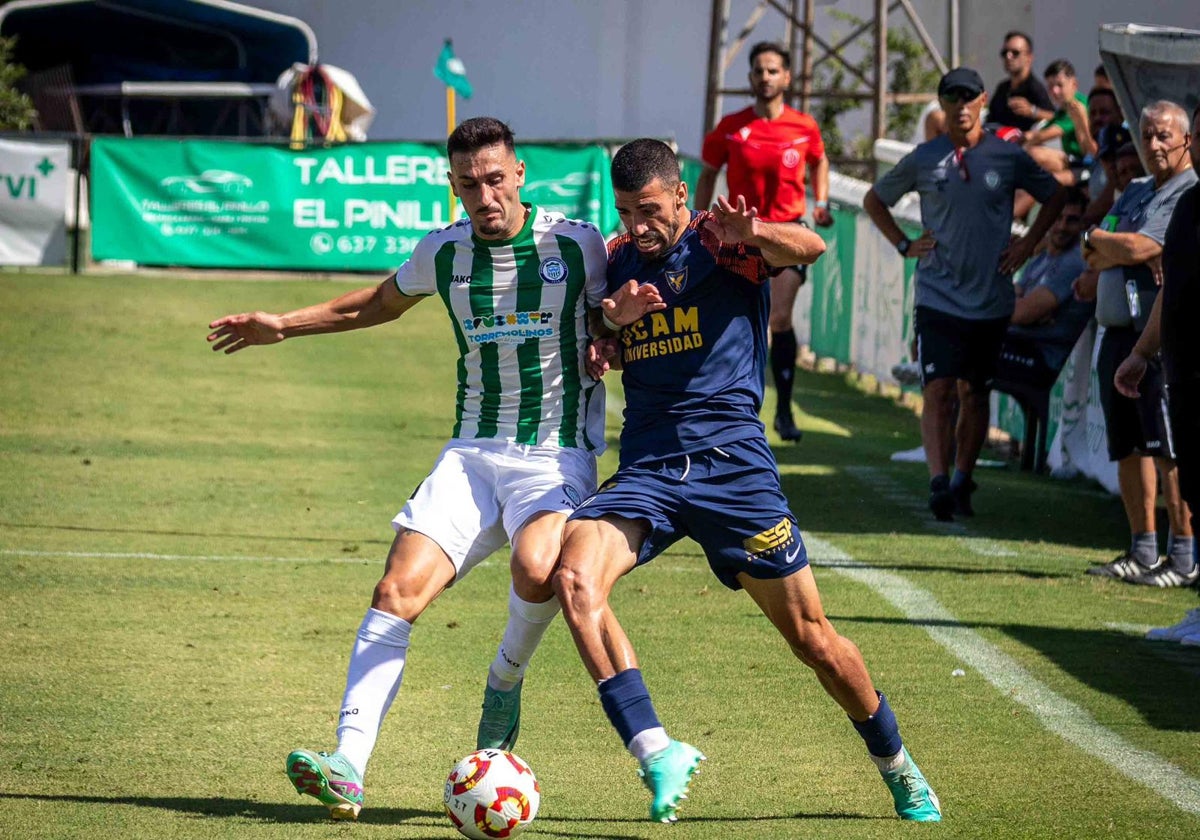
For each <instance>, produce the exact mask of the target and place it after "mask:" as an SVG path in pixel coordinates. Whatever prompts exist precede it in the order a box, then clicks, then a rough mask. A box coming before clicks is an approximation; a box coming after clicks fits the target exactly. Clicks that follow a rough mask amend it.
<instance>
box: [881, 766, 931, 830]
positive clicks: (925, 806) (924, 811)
mask: <svg viewBox="0 0 1200 840" xmlns="http://www.w3.org/2000/svg"><path fill="white" fill-rule="evenodd" d="M903 751H904V763H903V764H901V765H900V767H899V768H898V769H896V770H893V771H892V772H890V773H883V774H881V775H882V776H883V782H884V784H886V785H887V786H888V790H890V791H891V792H892V800H893V801H894V802H895V803H896V813H897V814H899V815H900V819H902V820H914V821H916V822H938V821H939V820H941V818H942V804H941V803H940V802H938V798H937V794H936V793H934V792H933V788H931V787H930V786H929V782H927V781H925V776H924V775H923V774H922V773H921V769H920V768H919V767H917V763H916V762H915V761H913V760H912V756H911V755H909V754H908V750H907V749H904V750H903Z"/></svg>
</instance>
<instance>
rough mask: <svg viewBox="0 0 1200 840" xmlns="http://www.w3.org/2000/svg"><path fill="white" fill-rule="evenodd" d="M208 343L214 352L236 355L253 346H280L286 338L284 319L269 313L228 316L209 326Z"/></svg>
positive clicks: (244, 313) (245, 313)
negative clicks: (222, 351)
mask: <svg viewBox="0 0 1200 840" xmlns="http://www.w3.org/2000/svg"><path fill="white" fill-rule="evenodd" d="M208 328H209V329H210V330H212V332H210V333H209V334H208V343H209V344H211V345H212V349H213V352H214V353H216V352H219V351H221V350H224V351H225V353H226V354H227V355H228V354H229V353H236V352H237V351H239V350H244V349H246V348H247V347H249V346H251V345H253V344H278V343H279V342H280V341H283V339H284V338H285V336H284V334H283V318H281V317H279V316H278V315H272V314H271V313H269V312H243V313H242V314H240V315H226V316H225V317H224V318H218V319H217V320H215V321H213V322H212V323H211V324H209V325H208Z"/></svg>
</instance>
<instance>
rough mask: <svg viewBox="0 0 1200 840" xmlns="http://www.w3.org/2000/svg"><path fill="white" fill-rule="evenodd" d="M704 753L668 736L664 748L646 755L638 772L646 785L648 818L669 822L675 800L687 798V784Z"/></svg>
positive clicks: (677, 806)
mask: <svg viewBox="0 0 1200 840" xmlns="http://www.w3.org/2000/svg"><path fill="white" fill-rule="evenodd" d="M701 761H704V755H703V754H702V753H701V752H700V750H698V749H696V748H695V747H693V746H692V745H691V744H685V743H683V742H682V741H674V740H672V741H671V743H669V744H668V745H667V747H666V749H662V750H659V751H658V752H656V753H653V754H652V755H649V756H647V757H646V759H645V760H644V761H643V762H642V768H641V769H640V770H638V775H640V776H641V777H642V782H643V784H645V785H646V787H648V788H649V789H650V793H651V794H652V798H651V801H650V819H652V820H654V821H655V822H664V823H671V822H675V820H677V819H678V817H677V816H676V814H675V811H676V809H678V808H679V803H680V802H682V801H683V800H685V799H687V790H688V784H689V783H690V782H691V780H692V776H694V775H695V774H696V773H698V772H699V770H700V762H701Z"/></svg>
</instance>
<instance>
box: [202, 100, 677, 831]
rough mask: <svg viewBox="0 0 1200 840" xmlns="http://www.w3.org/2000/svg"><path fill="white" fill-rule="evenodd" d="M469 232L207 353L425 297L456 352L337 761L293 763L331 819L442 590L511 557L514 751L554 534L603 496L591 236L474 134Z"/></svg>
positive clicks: (492, 674) (297, 754) (381, 591)
mask: <svg viewBox="0 0 1200 840" xmlns="http://www.w3.org/2000/svg"><path fill="white" fill-rule="evenodd" d="M446 151H447V156H448V158H449V161H450V182H451V185H452V186H453V189H454V192H455V194H456V195H458V197H459V198H460V199H462V203H463V207H464V208H465V209H466V213H467V216H466V218H464V219H463V220H461V221H459V222H457V223H455V224H452V225H450V226H449V227H446V228H444V229H442V230H436V231H433V232H432V233H430V234H429V235H427V236H426V237H425V238H424V239H422V240H421V242H420V243H419V244H418V245H417V248H416V249H415V251H414V252H413V254H412V257H411V259H409V260H408V261H407V262H406V263H404V265H402V266H401V267H400V268H399V269H398V270H397V271H396V273H395V274H393V275H392V276H390V277H388V278H387V279H386V280H384V281H383V282H382V283H380V284H379V285H378V286H368V287H366V288H363V289H359V290H357V291H353V292H349V293H347V294H344V295H342V296H340V297H337V298H335V299H333V300H329V301H326V302H324V303H319V304H316V305H315V306H309V307H305V308H303V309H297V310H295V311H292V312H288V313H284V314H282V315H276V314H270V313H266V312H250V313H243V314H240V315H230V316H226V317H224V318H220V319H218V320H216V321H213V322H212V324H210V328H211V330H212V332H211V333H210V335H209V336H208V340H209V341H210V342H212V345H213V349H214V350H221V351H224V352H225V353H235V352H237V351H240V350H242V349H244V348H246V347H249V346H252V345H259V344H273V343H276V342H279V341H283V340H285V339H289V338H295V337H299V336H305V335H316V334H319V333H329V332H342V331H347V330H353V329H361V328H365V327H372V326H376V325H379V324H384V323H387V322H389V321H394V320H396V319H397V318H399V317H401V316H402V315H404V314H405V313H406V312H408V310H409V309H411V308H412V307H414V306H415V305H417V304H418V303H420V302H421V301H422V300H424V299H425V298H430V297H433V298H436V299H437V300H438V301H439V302H440V303H441V304H442V305H443V306H444V307H445V310H446V311H447V312H448V313H449V315H450V321H451V323H452V325H453V331H454V337H455V340H456V343H457V346H458V354H459V356H458V365H457V378H458V390H457V404H456V408H455V422H454V429H453V432H452V433H451V439H450V441H449V443H447V444H446V446H445V448H444V449H443V450H442V452H441V454H440V456H439V457H438V460H437V462H436V463H435V464H434V467H433V470H432V472H431V473H430V474H429V476H428V477H426V479H425V480H424V481H423V482H422V483H421V484H420V486H419V487H418V488H417V489H416V491H415V492H414V493H413V494H412V496H411V498H409V500H408V502H407V504H405V506H404V509H403V510H402V511H400V513H399V514H397V515H396V517H395V519H394V520H393V522H392V524H393V527H394V529H395V531H396V538H395V541H394V542H393V543H392V547H391V550H390V551H389V552H388V557H387V566H386V569H385V571H384V574H383V578H382V579H381V580H380V581H379V583H378V584H377V585H376V587H375V591H374V595H373V597H372V600H371V607H370V609H368V610H367V613H366V615H365V617H364V618H363V621H362V624H361V626H360V627H359V630H358V635H357V638H356V640H355V643H354V647H353V650H352V652H351V656H350V665H349V669H348V674H347V679H346V690H345V694H344V697H343V700H342V706H341V710H340V714H339V724H338V728H337V736H338V746H337V750H336V751H335V752H332V753H323V752H320V753H318V752H312V751H309V750H296V751H294V752H292V753H291V754H290V755H289V756H288V758H287V768H286V769H287V774H288V776H289V778H290V779H291V780H292V783H293V784H294V785H295V787H296V790H297V791H299V792H300V793H305V794H309V795H310V796H313V797H315V798H316V799H317V800H318V801H320V802H321V803H322V804H323V805H325V806H326V807H327V808H328V809H329V812H330V815H331V816H332V817H333V818H335V819H356V818H357V816H358V813H359V810H360V809H361V807H362V803H363V775H364V773H365V771H366V766H367V761H368V759H369V757H370V755H371V752H372V750H373V748H374V746H375V741H376V738H377V736H378V733H379V728H380V725H381V724H382V721H383V717H384V715H385V714H386V713H387V710H388V708H389V706H390V705H391V703H392V701H393V699H394V698H395V696H396V692H397V691H398V690H399V688H400V682H401V679H402V676H403V673H404V665H405V660H406V657H407V651H408V645H409V635H410V632H411V630H412V625H413V622H415V621H416V619H417V617H418V616H420V615H421V613H422V611H424V609H425V608H426V607H427V606H429V604H430V603H431V602H432V601H433V600H434V599H435V598H436V597H437V596H438V595H439V594H440V593H441V592H442V591H443V590H445V589H446V588H447V587H448V586H450V585H452V584H453V583H454V582H455V581H456V580H458V579H459V578H461V577H462V576H463V575H465V574H466V573H467V572H469V571H470V570H471V569H472V568H473V567H474V566H476V565H477V564H478V563H479V562H480V561H481V560H483V559H484V558H485V557H487V556H488V555H490V554H492V553H493V552H494V551H496V550H498V549H500V548H501V547H502V546H503V545H504V544H505V543H509V544H511V546H512V563H511V567H512V589H511V591H510V593H509V620H508V625H507V627H506V629H505V632H504V637H503V639H502V641H501V643H500V648H499V650H498V652H497V654H496V658H495V660H494V661H493V663H492V665H491V667H490V668H489V671H488V681H487V686H486V688H485V694H484V706H483V715H482V719H481V721H480V725H479V732H478V736H477V739H478V746H479V747H497V748H501V749H509V748H511V747H512V745H513V742H514V741H515V740H516V738H517V733H518V728H519V723H520V697H521V685H522V680H523V677H524V673H525V669H526V667H527V665H528V663H529V659H530V657H531V656H532V655H533V652H534V650H535V649H536V647H537V645H538V642H539V641H540V640H541V638H542V635H543V634H544V633H545V630H546V628H547V626H548V625H549V624H550V622H551V621H552V620H553V618H554V616H555V614H556V613H557V612H558V609H559V606H558V602H557V600H556V599H555V598H554V593H553V591H552V589H551V585H550V575H551V572H552V570H553V566H554V563H555V561H556V560H557V558H558V554H559V548H560V543H561V534H562V528H563V523H564V521H565V520H566V516H567V514H569V513H570V512H571V511H572V510H574V508H575V507H576V506H577V505H578V504H579V503H580V502H581V501H582V500H583V499H585V498H586V497H587V496H589V495H590V494H591V493H592V492H593V491H594V489H595V486H596V455H597V454H598V453H599V452H600V451H601V450H602V448H603V447H604V390H603V386H602V384H601V383H600V382H598V381H596V380H595V379H593V378H591V377H590V376H588V374H587V372H586V369H585V354H586V352H587V346H588V341H589V338H590V336H589V329H588V310H589V309H594V308H597V307H599V305H600V303H601V300H602V298H604V297H605V264H606V253H605V244H604V238H603V237H602V236H601V234H600V232H599V230H598V229H597V228H596V227H595V226H593V225H591V224H589V223H587V222H580V221H575V220H568V219H566V218H564V217H563V216H562V215H560V214H558V213H552V212H547V211H545V210H541V209H539V208H537V207H533V206H531V205H529V204H524V203H522V202H521V199H520V188H521V186H522V185H523V184H524V182H525V164H524V162H523V161H521V160H518V158H517V156H516V152H515V148H514V142H513V135H512V132H511V131H510V130H509V128H508V126H506V125H505V124H504V123H502V122H500V121H499V120H496V119H492V118H490V117H480V118H476V119H471V120H467V121H465V122H464V123H462V124H461V125H460V126H458V128H457V129H455V131H454V132H453V133H452V134H451V135H450V138H449V140H448V141H447V144H446ZM613 300H615V301H616V303H615V304H614V303H613V302H612V301H611V300H610V303H609V306H611V307H612V309H611V310H610V316H614V317H622V318H624V317H640V315H641V314H644V313H645V312H647V311H649V309H650V308H652V307H654V306H661V303H657V304H656V303H655V300H654V295H653V293H652V292H651V293H649V294H644V295H642V296H640V297H639V296H638V295H637V294H636V293H635V294H629V295H625V294H617V295H614V296H613Z"/></svg>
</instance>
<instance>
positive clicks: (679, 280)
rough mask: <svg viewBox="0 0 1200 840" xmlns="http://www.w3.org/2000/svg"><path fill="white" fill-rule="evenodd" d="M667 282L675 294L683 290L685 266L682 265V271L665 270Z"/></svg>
mask: <svg viewBox="0 0 1200 840" xmlns="http://www.w3.org/2000/svg"><path fill="white" fill-rule="evenodd" d="M663 273H664V274H665V275H666V277H667V283H668V284H670V286H671V288H672V289H673V290H674V292H675V294H679V293H680V292H682V291H683V287H684V286H686V285H687V266H686V265H685V266H684V267H683V271H665V272H663Z"/></svg>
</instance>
